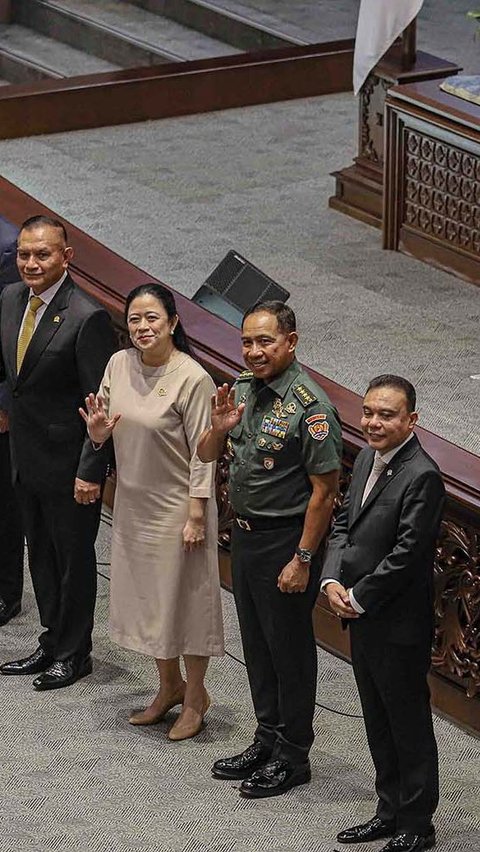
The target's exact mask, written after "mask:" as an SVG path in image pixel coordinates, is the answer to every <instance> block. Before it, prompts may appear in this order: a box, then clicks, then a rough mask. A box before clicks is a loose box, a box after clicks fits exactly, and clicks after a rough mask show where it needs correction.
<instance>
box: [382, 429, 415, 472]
mask: <svg viewBox="0 0 480 852" xmlns="http://www.w3.org/2000/svg"><path fill="white" fill-rule="evenodd" d="M412 438H413V432H410V434H409V436H408V438H405V440H404V441H402V443H401V444H399V445H398V447H394V448H393V450H389V451H388V453H379V452H378V450H375V456H376V457H378V456H380V458H381V460H382V461H383V462H384V463H385V464H390V462H391V461H392V459H393V457H394V456H396V454H397V453H398V452H399V450H401V449H402V447H404V446H405V444H408V442H409V441H411V439H412Z"/></svg>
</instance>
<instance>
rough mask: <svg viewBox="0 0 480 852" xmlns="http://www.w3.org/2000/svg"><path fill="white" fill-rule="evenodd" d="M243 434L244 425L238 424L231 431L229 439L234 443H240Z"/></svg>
mask: <svg viewBox="0 0 480 852" xmlns="http://www.w3.org/2000/svg"><path fill="white" fill-rule="evenodd" d="M242 432H243V423H238V424H237V425H236V426H234V427H233V429H230V432H229V433H228V436H229V438H231V439H232V441H239V440H240V436H241V434H242Z"/></svg>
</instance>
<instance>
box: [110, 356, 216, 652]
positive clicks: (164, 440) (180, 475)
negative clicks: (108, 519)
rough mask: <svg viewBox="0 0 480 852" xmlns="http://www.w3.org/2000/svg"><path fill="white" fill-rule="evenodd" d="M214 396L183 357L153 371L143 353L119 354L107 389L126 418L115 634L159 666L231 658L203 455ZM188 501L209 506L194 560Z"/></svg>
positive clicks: (121, 441)
mask: <svg viewBox="0 0 480 852" xmlns="http://www.w3.org/2000/svg"><path fill="white" fill-rule="evenodd" d="M214 390H215V387H214V384H213V382H212V380H211V378H210V376H209V375H208V374H207V373H206V372H205V370H204V369H203V368H202V367H201V366H200V365H199V364H197V362H196V361H194V360H193V359H192V358H190V357H189V356H188V355H185V354H184V353H183V352H175V353H174V354H173V356H172V358H171V360H170V361H169V362H168V364H166V365H165V366H163V367H146V366H144V364H143V363H142V361H141V358H140V353H139V352H138V351H137V350H136V349H128V350H125V351H122V352H117V353H116V354H115V355H113V357H112V358H111V359H110V361H109V363H108V364H107V368H106V371H105V375H104V377H103V380H102V384H101V389H100V391H101V393H102V394H103V396H104V397H105V400H106V405H107V409H108V411H109V414H110V415H113V414H121V418H120V420H119V421H118V423H117V425H116V426H115V430H114V434H113V437H114V446H115V456H116V463H117V490H116V494H115V507H114V513H113V534H112V563H111V584H110V585H111V589H110V636H111V638H112V639H113V640H114V642H117V643H118V644H119V645H122V646H123V647H126V648H131V649H133V650H134V651H140V652H142V653H145V654H149V655H151V656H153V657H157V658H158V659H169V658H171V657H176V656H178V655H179V654H200V655H202V656H211V655H220V654H223V627H222V613H221V602H220V584H219V576H218V561H217V509H216V503H215V496H214V475H215V465H214V464H208V465H205V464H202V462H201V461H200V460H199V459H198V457H197V456H196V454H195V448H196V445H197V440H198V437H199V436H200V434H201V433H202V431H203V430H204V429H205V427H206V426H207V425H208V424H209V422H210V410H211V409H210V399H211V395H212V393H213V392H214ZM189 497H207V498H208V504H207V512H206V541H205V544H204V545H203V546H202V547H201V548H197V549H196V550H195V551H192V552H189V553H186V552H185V551H184V549H183V539H182V531H183V527H184V525H185V522H186V520H187V516H188V502H189Z"/></svg>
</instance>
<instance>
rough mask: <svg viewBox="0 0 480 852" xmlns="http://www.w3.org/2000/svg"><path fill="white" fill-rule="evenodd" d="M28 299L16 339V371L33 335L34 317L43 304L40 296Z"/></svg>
mask: <svg viewBox="0 0 480 852" xmlns="http://www.w3.org/2000/svg"><path fill="white" fill-rule="evenodd" d="M29 301H30V304H29V306H28V311H27V315H26V317H25V322H24V323H23V328H22V330H21V332H20V335H19V337H18V341H17V373H19V372H20V367H21V366H22V363H23V359H24V358H25V352H26V351H27V349H28V346H29V344H30V341H31V339H32V337H33V332H34V331H35V317H36V315H37V311H38V309H39V308H41V307H42V305H44V304H45V302H44V301H43V300H42V299H41V298H40V296H30V300H29Z"/></svg>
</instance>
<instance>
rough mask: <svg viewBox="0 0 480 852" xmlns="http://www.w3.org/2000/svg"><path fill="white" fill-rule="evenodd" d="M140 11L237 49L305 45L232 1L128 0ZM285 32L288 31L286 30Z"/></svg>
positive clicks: (275, 21) (276, 24)
mask: <svg viewBox="0 0 480 852" xmlns="http://www.w3.org/2000/svg"><path fill="white" fill-rule="evenodd" d="M129 2H130V3H133V4H134V5H135V6H139V7H140V8H141V9H145V10H146V11H149V12H153V13H154V14H157V15H162V16H164V17H166V18H171V19H172V20H173V21H177V22H178V23H180V24H184V25H185V26H187V27H191V28H193V29H195V30H198V31H199V32H202V33H205V34H206V35H209V36H212V37H214V38H217V39H221V40H222V41H223V42H226V43H227V44H231V45H233V46H234V47H237V48H239V49H240V50H259V49H262V48H268V47H284V46H287V45H289V44H297V43H298V44H303V43H307V42H308V39H299V38H295V37H294V36H292V35H288V34H287V33H284V32H283V29H282V26H281V25H279V21H278V19H276V18H275V17H274V16H266V15H263V16H262V17H263V24H262V21H261V20H260V21H259V20H255V10H254V9H250V8H248V7H246V6H243V5H241V4H240V3H238V2H237V0H234V2H233V3H232V4H231V7H228V5H227V8H224V7H223V4H222V3H216V2H210V0H129ZM285 29H288V27H286V28H285Z"/></svg>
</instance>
